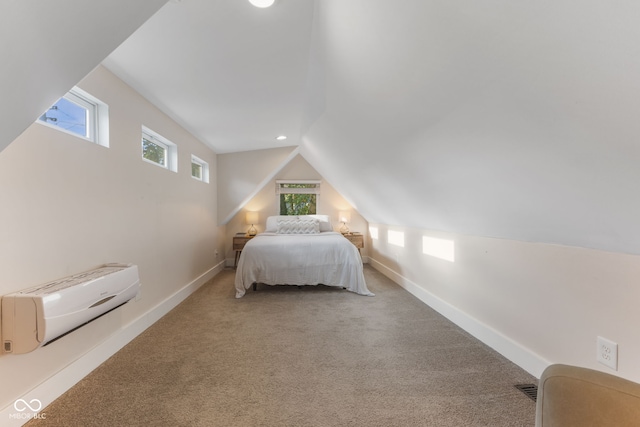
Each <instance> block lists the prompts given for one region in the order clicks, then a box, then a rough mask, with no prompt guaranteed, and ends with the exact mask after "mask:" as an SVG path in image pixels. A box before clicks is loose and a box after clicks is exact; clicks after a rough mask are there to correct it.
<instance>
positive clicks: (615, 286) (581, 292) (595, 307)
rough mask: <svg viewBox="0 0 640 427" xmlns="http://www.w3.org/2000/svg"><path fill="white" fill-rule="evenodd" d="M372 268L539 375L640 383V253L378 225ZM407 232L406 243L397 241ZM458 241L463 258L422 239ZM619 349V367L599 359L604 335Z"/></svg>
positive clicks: (456, 247) (371, 254) (457, 247)
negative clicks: (578, 369)
mask: <svg viewBox="0 0 640 427" xmlns="http://www.w3.org/2000/svg"><path fill="white" fill-rule="evenodd" d="M371 227H376V228H378V233H379V238H378V240H372V249H371V252H370V263H371V265H372V266H374V267H376V268H377V269H379V270H380V271H382V272H383V273H385V274H387V275H388V276H389V277H391V278H393V279H394V280H396V281H397V282H398V283H400V284H402V285H403V286H405V287H407V289H408V290H410V291H411V292H412V293H414V294H415V295H416V296H418V297H420V298H421V299H422V300H423V301H425V302H427V303H428V304H430V305H432V306H433V307H434V308H436V309H438V310H441V311H442V312H443V313H444V314H445V315H447V316H448V317H450V318H451V319H452V320H454V321H456V322H457V323H459V324H460V325H461V326H463V327H465V328H466V329H468V330H469V332H471V333H473V334H474V335H476V336H477V337H478V338H480V339H481V340H483V341H484V342H486V343H488V344H490V345H491V346H493V347H494V348H496V349H497V350H498V351H500V352H501V353H503V354H504V355H505V356H507V357H509V358H510V359H511V360H513V361H514V362H516V363H518V364H519V365H521V366H522V367H524V368H525V369H527V370H528V371H529V372H531V373H532V374H534V375H536V376H539V375H540V373H541V372H542V369H544V368H545V367H546V366H547V365H548V364H549V363H566V364H572V365H578V366H585V367H589V368H592V369H597V370H601V371H605V372H609V373H612V374H615V375H619V376H622V377H625V378H628V379H631V380H633V381H636V382H640V365H639V364H638V360H640V341H638V335H637V328H636V325H638V324H640V310H638V309H637V305H638V301H640V286H638V277H640V257H638V256H634V255H625V254H616V253H611V252H603V251H597V250H592V249H583V248H575V247H568V246H560V245H551V244H543V243H528V242H519V241H513V240H503V239H493V238H486V237H478V236H467V235H462V234H453V233H444V232H437V231H433V230H423V229H416V228H408V227H398V226H389V225H384V224H371ZM389 230H394V231H401V232H403V233H404V234H405V245H404V247H399V246H394V245H391V244H389V243H388V241H387V233H388V231H389ZM423 236H429V237H436V238H440V239H446V240H450V241H453V242H454V247H455V259H454V262H450V261H446V260H442V259H439V258H435V257H433V256H429V255H425V254H423V253H422V237H423ZM597 336H602V337H604V338H607V339H610V340H612V341H614V342H617V343H618V345H619V348H618V355H619V366H618V368H619V369H618V371H617V372H616V371H613V370H611V369H609V368H608V367H605V366H603V365H601V364H598V363H597V362H596V337H597Z"/></svg>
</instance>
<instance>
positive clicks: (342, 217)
mask: <svg viewBox="0 0 640 427" xmlns="http://www.w3.org/2000/svg"><path fill="white" fill-rule="evenodd" d="M350 221H351V213H350V212H349V211H340V212H338V222H345V223H346V222H350Z"/></svg>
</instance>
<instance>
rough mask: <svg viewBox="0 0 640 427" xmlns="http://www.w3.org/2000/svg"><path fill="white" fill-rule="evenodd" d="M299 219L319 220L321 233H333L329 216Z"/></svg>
mask: <svg viewBox="0 0 640 427" xmlns="http://www.w3.org/2000/svg"><path fill="white" fill-rule="evenodd" d="M298 219H317V220H318V223H319V224H320V232H321V233H322V232H323V231H333V227H331V221H329V215H300V216H298Z"/></svg>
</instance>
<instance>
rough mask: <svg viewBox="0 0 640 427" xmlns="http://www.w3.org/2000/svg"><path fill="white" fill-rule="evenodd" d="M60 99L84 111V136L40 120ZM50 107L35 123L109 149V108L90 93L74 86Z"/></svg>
mask: <svg viewBox="0 0 640 427" xmlns="http://www.w3.org/2000/svg"><path fill="white" fill-rule="evenodd" d="M61 99H66V100H67V101H69V102H71V103H73V104H76V105H78V106H80V107H82V108H84V109H85V111H86V113H85V114H86V116H87V117H86V128H87V130H86V134H85V135H81V134H79V133H77V132H73V131H70V130H67V129H64V128H61V127H60V126H56V125H54V124H51V123H49V122H47V121H44V120H42V119H41V117H42V116H44V115H45V114H46V113H47V111H49V110H50V109H51V107H53V106H54V105H56V104H57V103H58V102H60V100H61ZM51 107H49V108H48V109H47V110H46V111H45V112H43V113H42V114H41V115H40V116H39V117H38V119H37V120H36V123H39V124H41V125H44V126H47V127H50V128H52V129H55V130H57V131H60V132H63V133H66V134H68V135H72V136H75V137H76V138H80V139H84V140H85V141H89V142H93V143H95V144H97V145H101V146H103V147H109V106H108V105H107V104H105V103H104V102H102V101H101V100H99V99H98V98H96V97H95V96H93V95H91V94H90V93H88V92H86V91H84V90H82V89H80V88H79V87H77V86H74V87H73V88H71V90H69V92H67V93H66V94H64V95H63V96H62V97H60V98H59V99H58V100H57V101H56V102H54V103H53V105H51Z"/></svg>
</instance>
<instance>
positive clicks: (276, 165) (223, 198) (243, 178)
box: [218, 147, 297, 224]
mask: <svg viewBox="0 0 640 427" xmlns="http://www.w3.org/2000/svg"><path fill="white" fill-rule="evenodd" d="M296 154H297V149H296V148H295V147H282V148H273V149H265V150H251V151H243V152H238V153H227V154H219V155H218V220H219V221H220V223H221V224H226V223H227V222H228V221H229V220H230V219H231V217H233V216H234V215H235V214H236V213H237V212H238V210H239V209H241V208H242V207H243V206H244V204H245V203H246V202H247V201H248V200H249V199H251V198H252V197H253V196H254V195H255V194H256V193H257V192H258V191H260V190H261V189H262V186H263V185H264V184H265V180H269V179H271V178H272V175H273V174H274V173H276V172H277V171H279V170H280V169H281V168H282V167H283V166H284V165H286V164H287V163H288V162H289V161H290V160H291V158H293V156H295V155H296Z"/></svg>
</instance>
